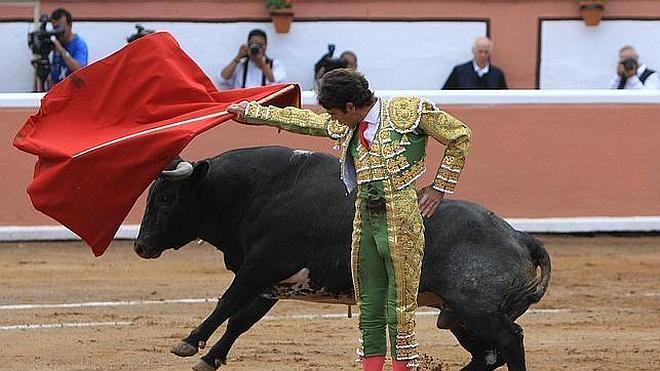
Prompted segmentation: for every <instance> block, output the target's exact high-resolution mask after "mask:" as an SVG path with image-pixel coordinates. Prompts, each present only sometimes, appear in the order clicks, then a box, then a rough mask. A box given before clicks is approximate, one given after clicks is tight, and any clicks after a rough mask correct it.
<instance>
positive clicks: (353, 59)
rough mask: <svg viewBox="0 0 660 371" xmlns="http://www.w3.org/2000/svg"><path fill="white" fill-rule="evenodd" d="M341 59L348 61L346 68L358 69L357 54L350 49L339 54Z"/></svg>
mask: <svg viewBox="0 0 660 371" xmlns="http://www.w3.org/2000/svg"><path fill="white" fill-rule="evenodd" d="M339 59H341V60H342V61H344V63H346V68H348V69H349V70H353V71H357V55H355V53H353V52H352V51H350V50H346V51H344V52H343V53H341V55H340V56H339Z"/></svg>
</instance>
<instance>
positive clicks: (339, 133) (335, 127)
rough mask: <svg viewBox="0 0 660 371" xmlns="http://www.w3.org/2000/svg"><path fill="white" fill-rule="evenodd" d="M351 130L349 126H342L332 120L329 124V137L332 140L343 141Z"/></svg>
mask: <svg viewBox="0 0 660 371" xmlns="http://www.w3.org/2000/svg"><path fill="white" fill-rule="evenodd" d="M349 130H350V129H349V128H348V126H346V125H342V124H340V123H339V121H337V120H331V121H330V122H329V123H328V135H329V136H330V138H332V139H341V138H343V137H345V136H346V134H348V132H349Z"/></svg>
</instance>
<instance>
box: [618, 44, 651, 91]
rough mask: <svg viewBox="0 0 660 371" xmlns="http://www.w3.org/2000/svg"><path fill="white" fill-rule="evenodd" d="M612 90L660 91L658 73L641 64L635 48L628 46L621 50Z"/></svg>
mask: <svg viewBox="0 0 660 371" xmlns="http://www.w3.org/2000/svg"><path fill="white" fill-rule="evenodd" d="M609 88H610V89H660V80H659V79H658V73H657V72H655V71H654V70H652V69H650V68H648V67H647V66H646V65H644V64H641V63H639V55H638V54H637V51H635V48H633V47H632V46H630V45H626V46H624V47H623V48H621V50H619V63H618V64H617V68H616V75H615V76H614V77H613V78H612V80H610V85H609Z"/></svg>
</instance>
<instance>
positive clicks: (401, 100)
mask: <svg viewBox="0 0 660 371" xmlns="http://www.w3.org/2000/svg"><path fill="white" fill-rule="evenodd" d="M423 102H424V101H423V100H422V99H420V98H418V97H392V98H390V100H389V101H388V103H387V113H388V115H389V119H390V123H391V124H392V127H393V128H394V130H396V131H397V132H398V133H400V134H406V133H410V132H412V131H413V130H415V129H416V128H417V126H419V122H420V120H421V117H422V104H423Z"/></svg>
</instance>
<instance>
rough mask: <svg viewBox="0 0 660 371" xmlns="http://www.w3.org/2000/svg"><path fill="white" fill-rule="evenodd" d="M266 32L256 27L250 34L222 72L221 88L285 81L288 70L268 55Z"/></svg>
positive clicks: (246, 86)
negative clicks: (245, 42)
mask: <svg viewBox="0 0 660 371" xmlns="http://www.w3.org/2000/svg"><path fill="white" fill-rule="evenodd" d="M267 42H268V38H267V37H266V32H264V31H263V30H259V29H254V30H252V31H250V33H249V34H248V42H247V44H243V45H241V46H240V48H239V49H238V54H236V56H235V57H234V59H232V61H231V62H229V64H228V65H227V66H226V67H225V68H223V69H222V71H221V72H220V77H221V80H222V82H221V84H220V88H221V89H236V88H249V87H253V86H264V85H268V84H273V83H279V82H283V81H284V79H285V77H286V71H285V70H284V65H283V64H282V62H280V61H278V60H276V59H270V58H268V57H267V56H266V46H267V44H268V43H267Z"/></svg>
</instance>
